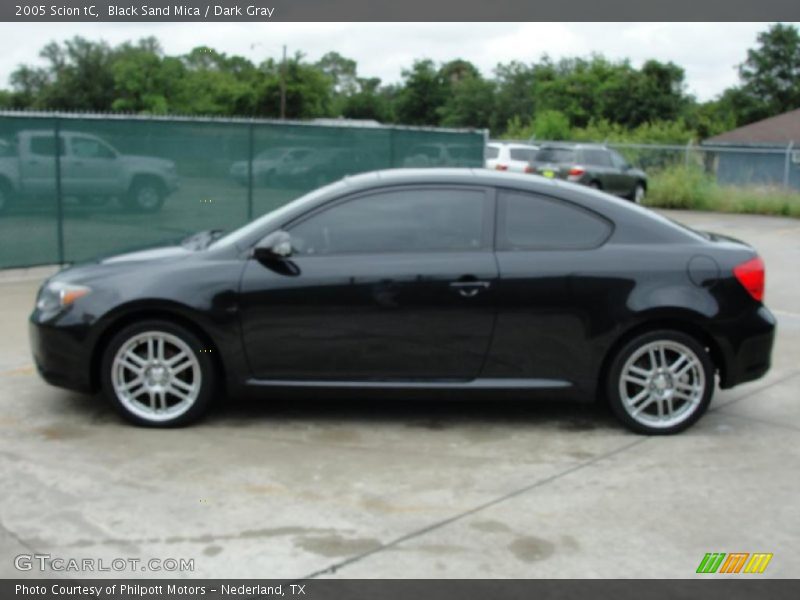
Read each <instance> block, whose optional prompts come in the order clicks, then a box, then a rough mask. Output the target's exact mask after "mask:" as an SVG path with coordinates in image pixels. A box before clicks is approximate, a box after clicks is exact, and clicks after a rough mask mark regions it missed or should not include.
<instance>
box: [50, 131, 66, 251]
mask: <svg viewBox="0 0 800 600" xmlns="http://www.w3.org/2000/svg"><path fill="white" fill-rule="evenodd" d="M53 133H54V136H55V140H54V150H53V156H54V157H55V158H54V160H55V167H56V172H55V175H56V235H57V239H58V264H59V265H63V264H64V262H65V261H64V198H63V196H62V194H61V143H60V142H61V121H60V120H59V119H58V117H56V118H55V126H54V127H53Z"/></svg>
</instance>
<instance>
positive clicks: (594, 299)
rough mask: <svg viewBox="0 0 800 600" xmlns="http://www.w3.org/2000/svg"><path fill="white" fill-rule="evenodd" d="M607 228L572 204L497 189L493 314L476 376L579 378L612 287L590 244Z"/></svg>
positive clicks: (540, 383)
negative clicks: (489, 338) (489, 336)
mask: <svg viewBox="0 0 800 600" xmlns="http://www.w3.org/2000/svg"><path fill="white" fill-rule="evenodd" d="M611 231H612V226H611V223H609V222H608V221H607V220H606V219H605V218H603V217H602V216H600V215H598V214H596V213H594V212H593V211H589V210H586V209H584V208H582V207H580V206H578V205H576V204H573V203H570V202H567V201H563V200H559V199H556V198H551V197H547V196H542V195H537V194H534V193H530V192H524V191H515V190H499V191H498V208H497V236H496V239H497V242H496V243H497V251H496V256H497V262H498V265H499V269H500V280H499V282H498V285H497V294H496V302H497V306H498V312H497V320H496V324H495V329H494V336H493V339H492V344H491V347H490V350H489V355H488V357H487V361H486V366H485V368H484V370H483V372H482V375H481V376H482V377H486V378H498V379H509V378H510V379H519V380H525V381H527V382H528V385H530V386H531V387H556V388H557V387H565V386H568V385H573V384H576V383H579V382H580V379H581V377H582V375H583V374H585V373H586V372H587V370H588V366H587V365H588V364H590V363H589V361H590V360H591V346H590V342H591V339H592V336H593V335H595V329H597V327H598V323H599V322H601V321H602V320H603V319H604V318H606V320H608V318H607V317H604V316H603V314H602V312H603V307H604V306H605V305H604V299H605V297H606V295H613V294H615V291H614V290H615V286H617V285H618V282H616V281H612V280H609V279H608V278H606V277H605V276H604V275H603V274H602V273H601V272H600V271H598V270H597V269H600V268H601V267H602V265H600V266H598V265H599V264H600V263H598V261H597V260H596V257H597V250H596V248H598V247H599V246H601V245H602V244H603V243H604V242H605V240H606V239H607V238H608V237H609V236H610V234H611ZM622 297H624V295H623V296H622Z"/></svg>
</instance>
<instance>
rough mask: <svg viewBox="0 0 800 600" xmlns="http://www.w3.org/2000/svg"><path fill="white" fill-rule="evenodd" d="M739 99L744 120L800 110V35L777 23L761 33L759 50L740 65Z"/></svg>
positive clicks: (753, 50)
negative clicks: (799, 108)
mask: <svg viewBox="0 0 800 600" xmlns="http://www.w3.org/2000/svg"><path fill="white" fill-rule="evenodd" d="M739 77H740V78H741V80H742V87H741V88H740V90H739V94H740V95H741V97H740V98H738V99H737V101H738V103H739V109H740V110H741V111H742V115H741V116H742V120H744V121H745V122H746V121H750V120H757V119H763V118H765V117H768V116H771V115H776V114H780V113H783V112H786V111H789V110H793V109H795V108H798V107H800V32H798V30H797V28H796V27H795V26H794V25H783V24H781V23H776V24H774V25H772V26H771V27H769V29H767V30H766V31H764V32H761V33H760V34H758V47H757V48H752V49H750V50H748V51H747V60H745V61H744V63H742V64H741V65H740V66H739Z"/></svg>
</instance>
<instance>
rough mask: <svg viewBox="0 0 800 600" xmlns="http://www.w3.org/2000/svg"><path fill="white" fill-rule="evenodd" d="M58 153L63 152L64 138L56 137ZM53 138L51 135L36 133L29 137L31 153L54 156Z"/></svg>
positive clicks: (54, 145)
mask: <svg viewBox="0 0 800 600" xmlns="http://www.w3.org/2000/svg"><path fill="white" fill-rule="evenodd" d="M58 142H59V143H58V145H59V148H60V151H59V154H61V155H63V154H64V138H58ZM55 148H56V144H55V138H54V137H53V136H51V135H37V136H33V137H31V154H39V155H40V156H55V154H56V152H55Z"/></svg>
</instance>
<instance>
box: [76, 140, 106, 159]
mask: <svg viewBox="0 0 800 600" xmlns="http://www.w3.org/2000/svg"><path fill="white" fill-rule="evenodd" d="M71 146H72V153H73V154H74V155H75V156H77V157H79V158H114V153H113V152H112V151H111V149H110V148H109V147H108V146H106V145H105V144H102V143H101V142H98V141H97V140H93V139H92V138H82V137H76V138H72V140H71Z"/></svg>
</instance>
